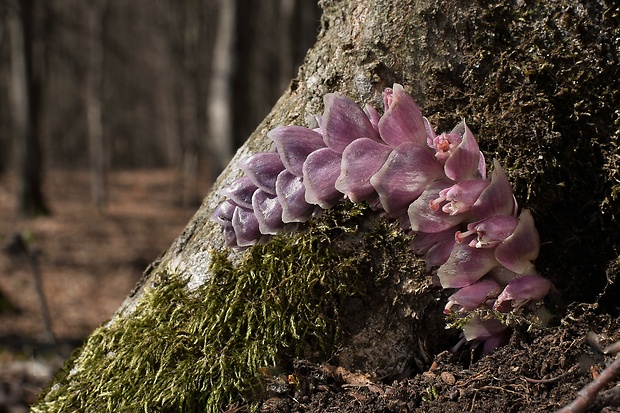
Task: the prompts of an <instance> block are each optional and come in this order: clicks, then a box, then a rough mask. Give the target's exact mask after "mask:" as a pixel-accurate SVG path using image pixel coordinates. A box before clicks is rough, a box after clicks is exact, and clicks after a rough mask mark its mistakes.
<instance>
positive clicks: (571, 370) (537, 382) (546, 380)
mask: <svg viewBox="0 0 620 413" xmlns="http://www.w3.org/2000/svg"><path fill="white" fill-rule="evenodd" d="M577 369H579V365H577V364H575V365H574V366H573V367H571V368H570V370H568V371H567V372H564V373H562V374H560V375H559V376H555V377H551V378H549V379H530V378H529V377H525V376H523V380H525V381H527V382H530V383H536V384H548V383H553V382H556V381H558V380H560V379H563V378H564V377H566V376H568V375H570V374H573V373H574V372H575V371H577Z"/></svg>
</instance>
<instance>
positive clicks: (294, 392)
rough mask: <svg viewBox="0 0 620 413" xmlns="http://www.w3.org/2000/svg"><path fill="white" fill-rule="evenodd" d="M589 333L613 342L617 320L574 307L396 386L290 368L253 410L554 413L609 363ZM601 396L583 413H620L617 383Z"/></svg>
mask: <svg viewBox="0 0 620 413" xmlns="http://www.w3.org/2000/svg"><path fill="white" fill-rule="evenodd" d="M589 331H594V332H596V333H598V334H599V337H600V339H601V341H602V344H603V345H607V344H610V343H612V342H615V341H616V340H618V339H620V320H619V319H618V318H614V317H611V316H608V315H596V314H595V313H594V311H593V309H592V307H591V306H586V305H575V306H573V307H572V308H571V309H570V310H569V316H567V317H566V318H565V319H564V320H563V321H562V322H561V324H560V325H558V326H556V327H553V328H550V329H546V330H539V331H534V332H529V333H528V332H516V334H514V336H513V338H512V340H511V342H510V343H509V344H508V345H506V346H504V347H502V348H500V349H498V350H496V351H494V352H492V353H490V354H488V355H486V356H483V357H481V356H480V354H477V353H476V352H475V351H473V350H472V351H464V352H461V353H459V354H452V353H450V352H448V351H445V352H442V353H440V354H438V355H437V356H435V358H434V362H433V364H432V366H431V368H430V369H429V370H428V371H426V372H423V373H419V374H415V375H412V377H409V378H406V379H402V380H397V381H389V382H382V381H380V380H373V379H372V378H369V377H367V376H365V375H364V374H360V373H351V372H347V371H344V370H342V369H339V368H336V367H333V366H329V365H326V364H322V365H319V364H312V363H308V362H305V361H298V362H297V363H296V364H295V367H294V369H293V370H292V371H290V372H287V373H286V374H284V375H282V376H279V377H273V378H271V380H272V381H277V382H279V383H281V384H283V385H281V386H272V388H273V389H277V391H272V394H271V395H270V397H268V398H267V399H266V400H265V401H264V402H263V404H262V405H261V409H260V411H262V412H271V413H284V412H296V413H301V412H307V413H310V412H312V413H318V412H329V411H333V412H345V411H346V412H384V413H388V412H394V413H397V412H398V413H405V412H424V413H462V412H485V413H490V412H554V411H556V410H557V409H559V408H561V407H563V406H566V405H568V404H569V403H571V402H572V401H573V400H574V399H575V397H577V392H578V391H579V390H580V389H582V388H583V387H584V386H585V385H587V384H588V383H589V382H591V381H592V380H593V378H594V377H596V375H597V374H598V373H600V372H601V371H602V369H603V368H604V367H605V365H606V364H608V363H609V362H610V361H612V360H613V358H614V357H613V356H605V355H603V354H602V353H601V352H600V351H596V350H595V349H593V348H592V347H591V346H588V344H587V343H586V342H585V340H584V338H585V336H586V334H587V333H588V332H589ZM613 386H615V388H613V389H610V388H611V387H613ZM607 389H608V390H606V391H605V392H602V393H601V394H599V396H601V397H600V399H599V400H597V402H596V403H595V405H593V406H591V407H592V409H591V410H589V411H594V412H605V413H611V412H620V384H618V378H616V381H615V382H614V383H613V384H612V385H610V386H608V387H607Z"/></svg>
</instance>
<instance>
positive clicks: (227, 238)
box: [222, 218, 239, 247]
mask: <svg viewBox="0 0 620 413" xmlns="http://www.w3.org/2000/svg"><path fill="white" fill-rule="evenodd" d="M231 220H232V218H231ZM222 236H223V237H224V245H226V246H227V247H238V246H239V245H237V235H236V234H235V229H234V228H233V226H232V222H231V224H230V226H229V227H222Z"/></svg>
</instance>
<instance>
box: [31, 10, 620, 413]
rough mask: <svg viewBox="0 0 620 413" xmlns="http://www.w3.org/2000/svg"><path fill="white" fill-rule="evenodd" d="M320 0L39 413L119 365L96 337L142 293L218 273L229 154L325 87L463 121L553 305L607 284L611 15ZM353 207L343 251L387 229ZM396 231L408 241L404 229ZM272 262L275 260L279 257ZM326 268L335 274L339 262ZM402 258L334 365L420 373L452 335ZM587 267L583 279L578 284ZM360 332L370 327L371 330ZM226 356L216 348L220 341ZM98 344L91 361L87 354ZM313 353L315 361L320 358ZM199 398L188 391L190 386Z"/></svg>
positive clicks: (375, 261) (255, 144)
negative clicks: (254, 110)
mask: <svg viewBox="0 0 620 413" xmlns="http://www.w3.org/2000/svg"><path fill="white" fill-rule="evenodd" d="M321 5H322V8H323V10H324V15H323V18H322V28H321V32H320V34H319V38H318V41H317V43H316V45H315V47H314V48H313V49H312V50H311V51H310V52H309V53H308V55H307V56H306V59H305V63H304V65H303V66H302V67H301V69H300V71H299V75H298V76H297V77H296V78H295V79H294V80H293V81H292V83H291V85H290V88H289V89H288V90H287V91H286V92H285V93H284V94H283V95H282V97H281V98H280V100H279V101H278V102H277V103H276V105H275V106H274V108H273V110H272V111H271V113H270V114H269V115H267V117H266V118H265V119H264V121H263V122H262V123H261V124H260V125H259V126H258V128H257V129H256V130H255V132H254V133H253V134H252V135H251V136H250V138H249V139H248V141H247V143H246V144H245V145H244V146H243V147H242V148H241V149H240V150H239V151H238V152H237V154H236V156H235V157H234V159H233V160H232V162H231V163H230V164H229V166H228V167H227V168H226V169H225V171H224V172H223V173H222V174H221V175H220V177H219V178H218V180H217V181H216V183H215V185H214V188H213V191H212V192H211V193H210V194H208V195H207V197H206V198H205V199H204V202H203V204H202V206H201V208H200V209H199V210H198V211H197V213H196V215H195V216H194V217H193V219H192V220H191V221H190V223H189V224H188V225H187V227H186V228H185V230H184V232H183V233H182V234H181V236H180V237H179V238H178V239H177V240H176V241H175V242H174V244H173V245H172V246H171V247H170V249H169V250H168V251H167V252H166V253H165V254H164V255H163V256H162V257H161V258H160V259H158V260H157V261H156V262H154V263H153V264H152V265H151V266H150V267H149V268H148V269H147V271H146V272H145V274H144V278H143V279H142V281H141V283H140V284H139V286H138V287H137V288H136V290H135V291H134V292H133V293H132V294H131V295H130V296H129V297H128V298H127V299H126V301H125V303H124V304H123V305H122V307H121V308H120V309H119V311H118V312H117V314H116V315H115V317H114V318H113V319H112V320H111V321H110V323H109V324H108V325H107V326H105V328H104V329H103V330H101V331H98V332H96V333H95V334H94V335H93V337H92V338H91V339H90V340H89V341H88V342H87V343H86V344H85V347H84V348H83V349H82V351H81V353H80V355H79V356H77V357H76V358H74V359H73V360H72V361H71V362H70V363H69V364H68V366H67V367H66V370H67V371H68V370H71V371H72V372H73V373H71V374H69V375H66V374H65V375H60V376H59V377H58V378H57V382H56V384H55V385H54V386H56V387H53V388H52V390H50V392H49V393H48V394H47V395H46V396H45V397H44V398H43V399H42V400H41V402H40V403H39V404H38V405H37V406H35V407H34V408H33V411H34V412H42V411H54V410H53V409H54V408H56V407H57V406H59V403H60V401H61V400H67V399H70V398H71V397H72V396H71V394H72V392H75V391H76V390H75V389H77V388H79V383H80V381H81V380H82V381H83V382H85V381H86V378H88V377H89V375H92V374H94V372H99V371H100V370H98V369H100V364H101V360H103V359H105V360H108V359H107V358H106V357H108V358H110V359H111V360H114V362H118V363H121V364H122V362H123V360H122V357H123V356H120V355H119V354H126V353H123V350H124V349H122V348H114V349H113V350H112V349H111V348H113V347H109V344H106V343H108V341H106V337H107V336H106V334H109V332H110V331H112V330H120V331H125V330H129V329H130V327H129V326H130V325H131V322H132V321H135V320H137V319H140V318H143V317H145V316H146V314H149V312H150V311H151V310H152V309H153V308H155V305H156V304H155V303H156V302H157V300H150V299H149V297H151V296H152V294H153V293H154V292H155V293H157V292H160V291H161V290H162V288H165V286H167V285H169V283H167V281H166V280H169V279H170V278H171V277H172V278H175V279H177V278H178V279H183V280H187V281H188V285H187V288H188V289H189V291H202V290H201V288H202V287H204V286H209V285H210V283H212V282H215V281H214V272H213V271H212V269H213V268H214V267H213V265H212V264H213V262H214V261H216V260H217V257H218V251H226V250H225V249H224V248H223V246H222V245H223V239H222V237H221V234H220V229H219V228H218V226H217V225H215V224H213V223H211V222H209V216H210V214H211V212H212V211H213V209H214V208H215V207H216V205H217V204H218V203H219V202H221V200H222V198H221V197H220V196H219V195H218V193H217V191H218V189H220V188H222V187H223V186H224V185H226V184H227V183H228V182H230V181H231V180H232V179H234V178H235V177H236V176H238V175H239V170H238V168H237V165H236V162H237V161H238V160H239V159H241V158H242V157H244V156H246V155H248V154H251V153H255V152H258V151H265V150H269V148H270V147H271V142H270V141H269V139H268V138H267V137H266V132H267V131H268V130H270V129H272V128H274V127H275V126H277V125H281V124H285V125H290V124H300V125H305V121H306V117H307V116H308V115H311V114H320V113H321V112H322V109H323V108H322V102H323V96H324V95H325V94H326V93H329V92H334V91H338V92H340V93H342V94H344V95H346V96H349V97H350V98H352V99H354V100H355V101H357V102H359V103H361V104H362V103H370V104H372V105H373V106H375V107H378V108H379V107H381V102H382V98H381V91H382V90H383V89H384V88H385V87H388V86H391V85H392V84H393V83H395V82H398V83H401V84H403V85H405V88H406V89H407V90H408V91H409V92H410V93H411V94H412V95H413V97H414V98H415V99H416V100H417V101H418V103H419V104H420V106H421V108H422V112H423V114H425V115H426V116H427V117H428V118H429V120H430V121H431V123H432V124H433V125H435V126H436V128H437V129H438V130H439V131H445V130H450V129H451V128H452V127H453V126H454V125H456V124H457V123H459V122H460V121H461V120H462V119H463V118H465V119H466V121H467V124H468V126H469V127H470V129H471V130H472V131H473V132H474V134H475V135H476V137H477V139H478V141H479V142H480V146H481V149H482V151H483V153H485V154H486V155H487V159H489V160H490V159H491V158H493V157H498V158H500V161H501V163H502V164H503V165H505V167H506V168H505V169H506V170H507V171H508V174H509V178H510V179H511V182H512V184H513V186H514V188H515V194H516V197H517V200H518V201H519V203H520V205H521V206H522V207H528V208H530V209H531V210H532V212H533V215H534V217H535V220H536V223H537V226H538V229H539V232H540V235H541V239H542V243H543V248H542V251H541V254H540V257H539V260H538V261H537V267H538V268H539V269H540V270H541V272H542V273H543V274H544V275H545V276H547V277H549V278H550V279H551V280H552V281H553V282H554V283H555V285H556V286H557V287H558V289H559V291H560V292H561V294H562V295H563V297H564V299H565V300H566V301H567V302H570V301H573V300H594V299H596V297H597V295H599V294H601V293H602V291H603V289H604V287H605V285H606V273H605V271H606V269H607V276H609V277H610V278H612V277H615V276H617V275H618V268H617V267H613V266H612V265H611V263H613V261H614V260H615V259H616V257H617V253H616V252H615V251H617V250H618V247H619V246H620V231H617V228H618V224H617V223H618V222H619V220H620V207H619V205H618V200H617V194H618V184H617V182H618V178H619V177H620V175H619V172H618V169H617V165H618V164H619V163H620V154H619V150H618V143H619V138H620V132H619V130H618V129H619V128H618V124H619V123H618V122H619V118H618V113H617V108H618V99H619V97H618V96H619V95H618V93H617V90H618V89H619V88H618V86H619V84H618V82H619V81H618V79H620V73H619V70H620V69H619V68H620V65H619V63H620V62H619V56H618V49H617V43H614V42H617V39H618V28H617V24H615V23H614V21H613V19H610V18H608V17H606V16H608V15H606V14H605V11H606V9H605V6H604V5H603V4H592V3H591V2H589V1H586V0H552V1H549V2H544V4H539V3H526V4H524V3H523V2H521V1H517V0H515V1H508V2H498V3H496V4H495V3H489V2H483V1H474V0H470V1H463V2H457V3H446V2H441V1H438V0H422V1H415V2H411V1H406V0H396V1H393V0H362V1H359V0H338V1H337V0H324V1H323V2H322V3H321ZM363 214H364V220H363V221H362V222H363V224H360V226H359V228H358V229H357V231H358V232H359V233H358V237H355V236H353V237H351V238H347V236H343V237H344V239H345V241H343V242H345V244H348V245H350V246H353V245H357V244H354V243H359V241H360V239H361V238H359V236H366V235H368V236H372V231H373V228H375V226H374V225H379V224H378V223H381V222H385V219H384V218H382V217H380V216H378V215H377V214H375V213H373V212H371V211H365V212H363ZM338 219H343V218H342V217H340V218H338ZM338 222H340V221H338ZM306 230H307V231H308V233H309V234H313V233H314V232H313V231H315V230H317V229H316V228H315V227H313V224H312V223H311V224H310V225H309V226H308V228H307V229H306ZM394 231H395V232H396V233H398V230H397V229H394ZM397 238H398V239H400V240H406V239H407V238H406V234H401V235H398V236H397ZM329 242H331V243H336V242H337V240H336V239H330V240H329ZM334 245H336V244H334ZM398 245H400V244H399V243H398V242H397V243H392V244H391V245H386V244H385V243H384V244H374V246H373V247H372V248H369V249H368V250H366V251H364V250H360V251H359V254H362V255H363V254H367V255H368V256H370V257H372V265H371V267H372V268H381V266H382V265H385V266H389V265H390V262H389V259H386V257H390V256H392V255H390V254H391V253H393V252H394V249H397V250H398V252H397V254H396V256H398V257H403V256H406V255H407V254H409V255H410V253H408V252H407V248H406V247H403V248H402V250H401V249H400V248H401V247H399V246H398ZM403 245H405V244H403ZM367 247H368V246H367ZM334 248H335V247H334ZM360 248H362V247H360ZM253 251H262V250H250V251H228V252H227V254H228V256H229V258H230V259H231V260H232V264H231V265H232V266H233V267H234V266H235V265H236V266H244V265H247V260H250V258H251V259H256V258H257V257H256V256H255V255H253ZM317 251H318V249H317ZM321 251H324V250H321ZM255 253H256V254H258V253H257V252H255ZM317 254H318V253H317ZM272 255H275V256H278V251H277V250H276V251H273V252H272ZM281 256H282V257H285V255H284V254H282V255H281ZM311 258H312V259H315V260H317V261H318V260H321V259H322V258H323V257H322V256H318V255H317V256H316V257H311ZM282 259H285V258H282ZM331 265H333V267H334V268H337V267H338V263H337V262H333V263H331ZM410 265H411V267H409V269H408V273H407V274H408V275H406V274H405V273H401V272H398V271H396V270H395V271H394V273H393V274H391V275H389V276H388V278H389V277H392V278H389V281H387V282H386V284H384V285H390V286H391V287H389V288H388V287H384V288H387V290H386V289H383V290H381V291H382V292H383V293H385V295H383V298H382V299H383V302H381V301H374V302H373V303H374V304H375V306H374V307H370V306H368V305H362V307H361V308H362V309H363V311H357V312H356V311H355V310H354V308H355V307H354V306H352V307H349V310H350V311H351V313H359V314H349V315H348V316H347V315H344V317H345V318H347V317H349V318H348V319H347V320H346V322H350V323H353V322H357V323H359V325H360V326H361V327H359V328H358V329H353V328H352V329H350V330H348V334H347V336H346V337H345V339H344V341H343V342H342V343H341V345H342V352H341V353H339V355H338V357H337V362H338V363H339V364H340V365H342V366H344V367H346V368H350V369H359V370H362V371H366V372H371V373H372V374H378V373H379V372H385V371H386V370H387V371H389V372H390V374H396V375H398V374H400V375H405V376H406V375H407V374H409V373H411V370H407V368H405V367H403V365H407V366H410V367H409V368H413V370H416V369H419V370H422V369H424V368H427V367H428V365H427V363H428V361H429V354H436V353H437V352H439V351H441V350H443V349H445V348H446V346H449V345H450V344H453V341H451V340H453V339H454V337H453V336H449V335H446V334H447V333H445V332H443V320H442V316H441V308H442V303H441V300H440V298H441V295H439V294H438V293H437V292H436V291H434V290H433V289H431V288H430V281H429V280H428V277H426V276H425V275H424V270H423V268H422V267H421V266H419V265H416V264H415V258H411V262H410ZM241 268H246V267H241ZM614 268H615V270H614ZM584 273H587V274H589V276H588V277H583V274H584ZM291 276H293V275H291ZM364 276H371V275H364ZM584 278H587V279H584ZM218 282H221V280H220V281H218ZM217 285H219V284H217ZM239 288H242V286H239ZM606 291H607V292H606V293H605V294H604V295H603V298H602V299H601V302H604V301H605V297H610V295H609V294H611V297H613V294H615V292H614V290H613V289H612V288H611V287H609V288H607V290H606ZM388 297H389V298H388ZM444 298H445V297H444ZM205 299H206V300H207V301H209V300H211V297H206V298H205ZM245 299H246V297H244V298H243V299H242V301H243V300H245ZM247 299H250V298H247ZM362 301H363V300H362ZM366 304H367V303H366ZM183 305H185V304H182V303H181V304H180V305H179V307H175V311H177V310H178V311H181V309H182V308H183ZM153 311H155V310H153ZM157 311H158V310H157ZM175 314H176V313H175V312H171V314H164V315H162V319H161V320H170V319H174V318H175V317H176V315H175ZM394 314H397V315H394ZM158 320H159V319H158ZM364 325H366V326H368V329H365V328H364V327H363V326H364ZM370 330H373V331H378V332H380V333H379V334H376V335H372V332H371V331H370ZM187 334H188V335H189V336H187V335H183V337H176V338H175V337H173V338H171V339H170V340H172V342H171V343H179V342H180V341H186V340H188V339H189V338H191V333H187ZM256 334H259V335H260V334H262V333H261V332H258V333H256ZM233 338H234V335H232V336H231V337H230V339H231V340H232V339H233ZM143 344H144V343H143V342H136V343H134V346H136V347H138V348H139V347H140V346H142V345H143ZM105 345H108V346H107V347H105ZM144 345H145V346H146V344H144ZM170 345H172V344H170ZM145 351H146V350H145ZM170 351H172V349H171V350H170ZM222 352H223V353H222V357H224V354H225V353H226V352H225V349H222ZM97 353H99V354H101V355H100V356H99V357H93V356H92V355H93V354H97ZM110 354H112V355H110ZM131 354H132V356H131V357H134V358H132V359H131V363H129V365H131V366H135V363H139V360H141V358H140V357H139V356H140V355H139V354H136V353H135V352H134V353H131ZM323 357H324V358H323V359H321V360H322V361H324V360H326V359H327V358H329V356H327V355H323ZM360 360H361V361H360ZM380 360H381V361H380ZM331 362H334V360H333V359H332V360H331ZM162 363H163V361H162ZM381 363H383V364H382V365H379V364H381ZM411 366H414V367H411ZM142 371H144V372H145V373H144V376H142V377H140V380H142V381H144V383H145V386H146V385H149V384H148V383H151V384H152V383H154V381H153V379H154V377H155V379H156V380H162V376H160V375H158V374H159V373H157V372H156V370H155V371H153V370H149V369H146V368H145V369H144V370H142ZM149 371H150V373H149ZM162 374H163V373H162ZM128 375H129V373H128ZM106 377H107V376H106ZM230 379H231V380H232V376H231V378H230ZM175 383H176V382H175ZM63 389H64V390H63ZM84 391H85V392H86V393H83V394H81V396H80V397H81V399H80V400H82V402H83V403H85V405H89V404H88V403H91V402H92V401H93V400H94V399H96V398H97V397H100V396H101V393H99V392H97V391H95V390H93V391H92V392H89V391H88V390H86V389H84ZM177 391H178V390H177ZM196 394H197V393H191V392H190V391H189V390H187V393H186V394H185V395H186V396H187V398H192V397H198V396H196ZM169 396H170V397H172V396H171V395H169ZM124 397H128V395H123V394H122V393H116V394H115V395H114V396H110V397H108V399H106V400H107V401H108V402H109V403H111V404H113V405H115V406H124V405H125V404H123V403H124V402H125V401H123V398H124ZM239 397H240V398H241V396H239ZM157 400H158V401H159V402H161V403H164V402H163V401H161V400H160V399H157ZM245 400H247V399H245ZM228 401H229V402H230V403H232V402H234V401H235V400H228ZM236 401H238V400H236ZM184 402H187V400H185V401H184ZM142 403H144V405H149V406H152V405H153V404H152V403H155V401H153V400H150V399H148V397H147V398H146V399H144V400H142ZM222 403H223V402H222ZM208 406H209V407H208V408H209V409H216V408H222V406H221V405H219V407H214V405H212V404H210V405H208ZM201 408H205V409H207V407H205V406H204V405H201ZM55 411H58V410H55Z"/></svg>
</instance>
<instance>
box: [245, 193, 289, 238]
mask: <svg viewBox="0 0 620 413" xmlns="http://www.w3.org/2000/svg"><path fill="white" fill-rule="evenodd" d="M252 209H253V210H254V214H255V215H256V219H257V220H258V228H259V229H260V232H261V234H269V235H276V234H278V233H279V232H281V231H282V229H283V228H284V225H285V224H284V222H282V205H280V202H278V198H277V197H276V196H275V195H271V194H268V193H267V192H265V191H262V190H260V189H259V190H258V191H256V192H254V195H253V196H252Z"/></svg>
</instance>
